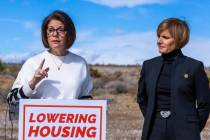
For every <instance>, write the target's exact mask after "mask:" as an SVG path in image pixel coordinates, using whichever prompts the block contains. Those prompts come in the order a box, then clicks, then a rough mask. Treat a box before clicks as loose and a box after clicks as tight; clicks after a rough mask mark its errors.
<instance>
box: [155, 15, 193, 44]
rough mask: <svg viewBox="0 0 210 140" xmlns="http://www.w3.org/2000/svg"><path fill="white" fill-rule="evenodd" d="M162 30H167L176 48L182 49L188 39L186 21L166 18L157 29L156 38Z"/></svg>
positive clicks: (188, 30) (188, 31)
mask: <svg viewBox="0 0 210 140" xmlns="http://www.w3.org/2000/svg"><path fill="white" fill-rule="evenodd" d="M164 30H169V33H170V34H171V36H172V37H173V38H174V39H175V44H176V47H177V48H182V47H184V46H185V45H186V44H187V43H188V41H189V38H190V29H189V26H188V24H187V22H186V21H184V20H181V19H178V18H168V19H165V20H163V21H162V22H161V23H160V24H159V26H158V28H157V36H159V35H160V33H161V32H162V31H164Z"/></svg>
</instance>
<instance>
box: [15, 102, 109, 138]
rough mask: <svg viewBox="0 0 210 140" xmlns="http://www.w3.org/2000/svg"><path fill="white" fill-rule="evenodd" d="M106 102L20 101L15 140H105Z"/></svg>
mask: <svg viewBox="0 0 210 140" xmlns="http://www.w3.org/2000/svg"><path fill="white" fill-rule="evenodd" d="M106 110H107V102H106V100H50V99H21V100H20V102H19V129H18V130H19V132H18V139H19V140H49V139H56V140H65V139H66V140H67V139H68V140H69V139H72V140H105V139H106Z"/></svg>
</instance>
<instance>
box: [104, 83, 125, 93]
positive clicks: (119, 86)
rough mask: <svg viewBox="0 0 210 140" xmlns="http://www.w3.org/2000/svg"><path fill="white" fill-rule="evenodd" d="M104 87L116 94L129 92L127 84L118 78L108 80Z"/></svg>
mask: <svg viewBox="0 0 210 140" xmlns="http://www.w3.org/2000/svg"><path fill="white" fill-rule="evenodd" d="M104 88H105V89H106V91H107V92H109V93H114V94H118V93H127V92H128V90H127V86H126V84H125V83H123V82H122V81H118V80H116V81H110V82H108V83H107V84H106V85H105V86H104Z"/></svg>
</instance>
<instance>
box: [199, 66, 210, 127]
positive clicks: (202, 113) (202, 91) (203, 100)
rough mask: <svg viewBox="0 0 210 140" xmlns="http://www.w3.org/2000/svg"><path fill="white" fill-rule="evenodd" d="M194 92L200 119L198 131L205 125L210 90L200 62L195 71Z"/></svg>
mask: <svg viewBox="0 0 210 140" xmlns="http://www.w3.org/2000/svg"><path fill="white" fill-rule="evenodd" d="M195 93H196V99H197V111H198V115H199V119H200V131H202V129H203V128H204V127H205V124H206V122H207V120H208V117H209V110H210V92H209V86H208V78H207V76H206V73H205V71H204V66H203V64H202V63H200V65H199V66H198V67H197V69H196V72H195Z"/></svg>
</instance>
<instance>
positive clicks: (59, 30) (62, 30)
mask: <svg viewBox="0 0 210 140" xmlns="http://www.w3.org/2000/svg"><path fill="white" fill-rule="evenodd" d="M57 31H58V32H59V33H63V32H65V29H63V28H59V29H57Z"/></svg>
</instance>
